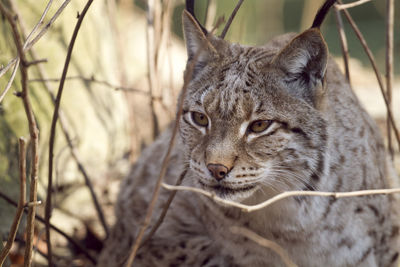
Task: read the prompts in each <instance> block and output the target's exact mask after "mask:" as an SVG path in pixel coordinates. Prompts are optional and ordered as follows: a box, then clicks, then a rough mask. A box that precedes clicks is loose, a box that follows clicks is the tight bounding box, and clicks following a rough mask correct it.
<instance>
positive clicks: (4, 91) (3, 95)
mask: <svg viewBox="0 0 400 267" xmlns="http://www.w3.org/2000/svg"><path fill="white" fill-rule="evenodd" d="M18 67H19V58H18V59H17V61H16V62H15V65H14V69H13V72H12V73H11V77H10V80H8V82H7V85H6V88H4V90H3V92H2V93H1V95H0V103H1V101H2V100H3V98H4V97H5V96H6V94H7V92H8V90H10V88H11V85H12V84H13V82H14V78H15V74H17V71H18Z"/></svg>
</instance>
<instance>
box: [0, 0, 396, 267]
mask: <svg viewBox="0 0 400 267" xmlns="http://www.w3.org/2000/svg"><path fill="white" fill-rule="evenodd" d="M0 1H1V2H3V3H4V4H7V6H8V2H9V1H5V0H0ZM11 2H12V3H13V5H12V6H13V9H14V11H16V12H17V14H18V23H19V25H20V29H21V31H22V32H23V34H24V36H27V34H28V33H29V32H30V31H31V30H32V29H33V27H34V26H35V25H36V24H37V22H38V21H39V18H40V16H41V14H42V13H43V11H44V9H45V7H46V5H47V3H48V1H45V0H14V1H11ZM323 2H324V1H323V0H266V1H255V0H247V1H244V3H243V5H242V7H241V8H240V10H239V12H238V13H237V16H236V18H235V19H234V21H233V23H232V25H231V27H230V29H229V31H228V34H227V36H226V37H225V39H227V40H229V41H231V42H238V43H241V44H245V45H263V44H264V43H266V42H268V40H270V39H271V38H272V37H273V36H276V35H279V34H282V33H285V32H301V31H303V30H305V29H307V28H308V27H310V25H311V23H312V20H313V18H314V15H315V13H316V11H317V9H318V7H319V6H320V5H321V4H322V3H323ZM344 2H345V3H348V2H350V1H344ZM63 3H65V2H64V1H62V0H55V1H54V2H53V3H52V5H51V8H50V10H49V12H48V14H47V15H46V17H45V19H44V22H45V23H47V22H48V21H49V20H50V18H51V17H52V16H53V15H54V14H55V12H56V11H57V10H58V9H59V7H60V6H61V4H63ZM85 3H86V1H83V0H75V1H71V2H70V3H69V4H68V5H67V6H66V8H65V9H64V10H63V11H62V13H61V14H60V16H59V17H58V18H57V20H56V21H55V22H54V23H53V24H52V25H51V27H50V28H49V30H48V31H47V32H46V34H45V35H44V36H43V37H42V38H41V39H40V40H39V41H38V42H37V43H36V44H35V45H34V46H33V48H32V49H31V50H29V52H27V57H28V59H29V60H38V59H39V60H40V59H46V60H47V61H46V62H43V63H40V64H36V65H33V66H31V67H29V73H28V75H29V93H30V96H31V101H32V104H33V110H34V113H35V115H36V118H37V123H38V127H39V130H40V158H39V164H40V166H39V183H38V198H39V199H41V200H42V201H43V202H44V200H45V199H46V190H47V177H48V173H47V172H48V149H49V133H50V124H51V119H52V114H53V110H54V104H53V101H52V95H55V94H56V92H57V88H58V86H59V79H60V77H61V72H62V69H63V65H64V61H65V57H66V53H67V47H68V44H69V42H70V38H71V35H72V31H73V29H74V26H75V23H76V21H77V16H78V14H79V13H78V12H81V10H82V9H83V6H84V5H85ZM236 3H237V1H230V0H209V1H208V0H198V1H197V3H196V6H195V10H196V14H197V16H198V19H199V20H200V21H201V22H202V23H203V24H204V25H205V26H206V28H207V29H211V28H212V27H213V25H214V23H215V22H216V20H217V19H218V18H219V17H221V16H224V17H225V21H226V20H227V19H228V17H229V16H230V14H231V12H232V10H233V8H234V7H235V5H236ZM149 4H150V6H149ZM148 7H150V10H152V12H150V13H149V12H148ZM395 8H396V9H395V30H394V31H395V33H394V51H395V58H394V63H395V64H394V69H395V78H394V88H393V100H392V101H393V112H394V115H395V118H396V121H397V124H398V125H399V124H400V112H399V104H400V68H399V62H400V0H395ZM183 9H184V1H183V0H150V1H146V0H97V1H94V3H93V4H92V6H91V7H90V9H89V11H88V14H87V16H86V17H85V19H84V21H83V24H82V28H81V29H80V32H79V35H78V39H77V42H76V44H75V48H74V50H73V54H72V59H71V63H70V68H69V71H68V75H67V80H66V83H65V89H64V93H63V97H62V101H61V112H62V114H63V115H62V116H61V117H62V118H60V120H59V123H58V127H57V134H56V145H55V150H54V169H53V170H54V179H55V180H54V183H53V188H52V192H53V212H52V219H51V222H52V223H53V224H54V225H56V226H57V227H59V228H60V229H62V231H64V232H65V233H67V234H68V235H69V236H71V237H73V238H74V239H76V240H78V241H80V242H81V243H82V244H83V245H84V247H86V248H87V249H88V250H89V251H90V253H92V254H93V255H95V254H96V253H97V252H98V251H99V250H100V249H101V245H102V240H103V239H104V237H105V232H104V229H103V227H102V225H101V223H100V221H99V219H98V216H97V213H96V209H95V208H94V206H93V201H92V198H91V196H90V194H89V190H88V187H87V186H86V185H85V181H84V179H83V174H82V173H83V172H82V168H83V169H84V170H85V172H86V174H87V175H88V176H89V178H90V180H91V182H92V183H93V187H94V190H95V192H96V195H97V197H98V199H99V202H100V204H101V207H102V209H103V210H104V214H105V218H106V222H107V224H108V225H109V226H111V225H112V224H113V222H114V220H115V218H114V215H113V209H112V205H113V203H114V202H115V200H116V196H117V192H118V186H119V182H120V181H121V179H123V177H124V176H125V175H126V174H127V172H128V170H129V167H130V165H131V164H132V163H133V162H134V161H135V160H136V159H137V157H138V156H139V155H140V153H141V151H142V150H143V149H144V148H145V147H146V146H147V145H149V144H151V142H152V141H153V140H154V138H155V137H156V136H157V135H158V134H159V133H160V132H161V131H162V130H163V129H164V128H165V127H166V126H167V125H168V123H169V122H170V121H171V120H173V119H174V116H175V112H176V98H177V96H178V94H179V91H180V89H181V86H182V83H183V70H184V67H185V64H186V50H185V47H184V42H183V36H182V29H181V13H182V10H183ZM349 12H350V14H351V15H352V17H353V19H354V20H355V22H356V23H357V25H358V26H359V28H360V30H361V32H362V33H363V34H364V36H365V38H366V41H367V43H368V45H369V47H370V49H371V50H372V53H373V54H374V56H375V60H376V62H377V64H378V68H379V70H380V72H381V74H382V77H383V78H384V73H385V31H386V30H385V25H386V1H382V0H379V1H378V0H375V1H370V2H368V3H365V4H363V5H361V6H358V7H354V8H351V9H349ZM149 14H150V15H151V16H153V20H150V21H153V22H154V24H153V25H150V26H149V24H148V21H149V20H148V19H147V18H148V16H149ZM150 18H151V17H150ZM343 21H344V28H345V32H346V35H347V40H348V44H349V52H350V57H351V59H350V63H349V65H350V75H351V77H350V78H351V84H352V86H353V89H354V91H355V92H356V93H357V95H358V96H359V98H360V99H361V101H362V103H363V105H364V107H365V108H366V109H367V110H368V111H369V112H370V114H371V115H372V116H373V117H374V119H375V120H376V121H377V122H378V125H379V126H380V128H381V130H382V133H383V134H384V136H387V134H386V133H387V127H386V107H385V104H384V101H383V98H382V95H381V92H380V89H379V86H378V83H377V81H376V77H375V74H374V72H373V71H372V69H371V66H370V64H369V61H368V58H367V56H366V54H365V52H364V51H363V49H362V46H361V45H360V42H359V40H358V39H357V38H356V36H355V34H354V32H353V31H352V29H351V27H350V26H349V24H348V23H347V21H346V19H345V18H343ZM42 28H43V26H42ZM222 28H223V26H222V27H220V28H219V29H217V33H220V32H221V31H222ZM0 31H1V33H0V70H1V69H2V68H4V67H6V66H7V64H8V63H9V62H10V61H11V60H12V59H13V58H14V57H15V56H16V55H17V51H16V49H15V44H14V41H13V38H12V33H11V29H10V26H9V24H8V23H7V21H6V20H5V18H4V17H2V16H0ZM322 32H323V34H324V36H325V38H326V41H327V43H328V46H329V50H330V52H331V53H332V55H333V56H334V57H335V59H336V61H337V62H338V64H339V65H340V66H341V67H342V68H343V60H342V54H341V46H340V39H339V35H338V28H337V24H336V20H335V13H334V12H330V14H329V16H328V18H327V19H326V21H325V22H324V24H323V27H322ZM11 76H12V68H11V69H9V70H8V71H7V72H5V74H4V75H3V76H1V77H0V93H1V92H3V90H4V88H5V86H6V84H7V83H8V81H9V80H10V78H11ZM20 90H21V81H20V73H19V72H17V74H16V77H15V80H14V82H13V84H12V87H11V90H10V91H9V92H8V93H7V94H6V96H5V98H4V99H3V100H2V101H1V102H0V192H1V193H4V194H5V195H6V196H8V197H10V198H11V199H14V200H16V201H17V200H18V196H19V185H18V184H19V178H18V177H19V172H18V138H19V137H20V136H24V137H26V138H27V139H28V137H29V131H28V124H27V120H26V115H25V112H24V109H23V105H22V101H21V99H20V98H18V97H16V96H15V95H14V94H13V93H14V92H17V91H20ZM66 136H68V137H69V139H70V141H71V145H70V146H69V145H68V143H67V141H66V140H67V139H66ZM386 141H387V139H386ZM393 144H394V147H395V148H396V149H395V152H396V153H395V159H396V163H395V165H396V168H397V170H400V166H399V165H400V164H399V161H398V158H399V156H398V147H397V146H396V143H395V139H394V138H393ZM71 147H72V148H73V150H72V149H71ZM28 148H29V142H28ZM27 160H28V164H29V163H30V161H31V158H30V154H29V153H28V159H27ZM77 162H78V163H79V164H81V165H78V164H77ZM154 178H155V179H156V177H154ZM14 214H15V208H14V207H13V206H12V205H10V204H9V203H8V202H6V201H4V200H3V199H2V198H1V197H0V248H1V246H2V242H1V240H3V241H4V240H6V239H7V234H8V232H9V229H10V225H11V222H12V220H13V217H14ZM38 214H40V215H43V214H44V205H41V206H39V207H38ZM24 229H25V228H24V222H23V223H22V226H20V229H19V232H18V236H17V240H16V242H15V244H14V246H13V249H12V252H11V255H10V260H8V261H7V262H6V266H9V265H12V266H21V262H22V260H23V247H24V242H23V239H24ZM44 233H45V232H44V226H43V224H41V223H40V222H37V223H36V231H35V238H36V239H35V246H36V248H35V252H34V259H35V265H36V266H42V265H43V266H46V263H47V261H46V259H45V258H44V257H43V255H45V254H46V246H45V241H44V240H45V234H44ZM52 238H54V240H53V246H54V252H53V253H54V254H55V261H56V263H57V264H58V265H59V266H63V265H65V266H84V265H86V264H88V261H87V259H86V258H85V257H84V256H82V255H81V254H80V252H79V251H76V250H74V249H73V248H72V247H71V246H70V244H69V243H68V241H66V239H65V238H63V237H61V236H59V235H58V234H56V233H54V234H52Z"/></svg>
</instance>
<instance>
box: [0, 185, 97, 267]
mask: <svg viewBox="0 0 400 267" xmlns="http://www.w3.org/2000/svg"><path fill="white" fill-rule="evenodd" d="M0 198H2V199H4V200H5V201H7V202H8V203H10V204H11V205H13V206H14V207H17V206H18V204H17V203H16V202H15V201H14V200H12V199H11V198H10V197H8V196H7V195H6V194H4V193H3V192H1V191H0ZM23 211H24V213H28V211H27V210H26V209H23ZM35 218H36V220H38V221H39V222H41V223H43V224H45V219H44V218H43V217H41V216H39V215H35ZM50 228H51V229H53V230H54V231H56V232H57V233H59V234H60V235H62V236H63V237H65V239H67V241H68V242H69V243H70V244H71V245H73V246H74V247H75V248H76V249H77V251H79V252H82V254H84V255H85V256H86V257H87V258H88V259H89V260H90V261H91V262H92V263H94V264H96V259H95V258H93V256H92V255H91V254H90V253H89V252H88V251H87V250H86V249H85V247H84V246H83V245H82V244H80V243H79V242H77V241H76V240H74V239H73V238H72V237H70V236H69V235H68V234H66V233H65V232H64V231H62V230H61V229H60V228H58V227H57V226H55V225H53V224H50Z"/></svg>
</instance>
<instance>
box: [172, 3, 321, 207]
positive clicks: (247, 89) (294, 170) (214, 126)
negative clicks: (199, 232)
mask: <svg viewBox="0 0 400 267" xmlns="http://www.w3.org/2000/svg"><path fill="white" fill-rule="evenodd" d="M183 26H184V34H185V40H186V46H187V52H188V58H189V59H188V64H187V66H188V67H187V70H186V74H187V75H188V72H191V73H189V74H191V75H190V76H191V77H190V82H189V85H188V88H187V93H186V95H185V96H184V103H183V116H182V118H181V121H180V135H181V137H182V140H183V143H184V145H185V146H186V149H185V150H186V151H187V155H186V159H187V160H188V163H189V166H190V169H191V171H192V172H193V173H194V174H195V175H194V176H193V177H194V179H195V181H194V182H195V184H196V185H197V186H199V187H201V188H203V189H205V190H208V191H210V192H214V193H215V194H217V195H218V196H221V197H224V198H227V199H233V200H243V199H245V198H248V197H249V196H251V195H252V194H253V193H254V192H256V191H261V192H263V191H265V192H267V191H269V192H270V191H271V190H272V191H274V190H275V191H276V192H282V191H285V190H304V189H308V190H309V189H316V188H317V187H318V182H319V179H320V176H321V174H322V172H323V167H324V150H325V147H326V139H327V133H326V123H325V120H324V118H323V112H322V110H323V108H324V98H325V94H324V92H325V89H324V77H325V72H326V67H327V60H328V50H327V47H326V44H325V42H324V40H323V37H322V35H321V33H320V31H319V29H317V28H311V29H309V30H307V31H305V32H303V33H302V34H299V35H297V36H295V35H286V36H284V37H281V38H277V39H275V40H273V41H272V42H270V43H269V45H266V46H264V47H245V46H241V45H239V44H232V43H229V42H227V41H224V40H222V39H220V38H218V37H216V36H213V35H211V34H207V35H206V32H205V31H204V29H203V28H201V26H200V25H199V24H198V22H197V21H196V19H195V18H194V17H193V16H192V15H191V14H189V13H188V12H187V11H184V13H183ZM192 67H193V68H192ZM191 68H192V70H193V71H191V70H189V69H191Z"/></svg>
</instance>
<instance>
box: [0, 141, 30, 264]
mask: <svg viewBox="0 0 400 267" xmlns="http://www.w3.org/2000/svg"><path fill="white" fill-rule="evenodd" d="M25 151H26V150H25V139H23V138H22V137H21V138H19V177H20V179H19V201H18V206H17V212H16V214H15V217H14V221H13V223H12V225H11V229H10V233H9V234H8V240H7V244H6V245H5V246H4V248H3V249H2V251H1V253H0V266H3V263H4V261H5V260H6V258H7V256H8V253H9V252H10V249H11V247H12V245H13V243H14V240H15V236H16V235H17V231H18V227H19V223H20V222H21V218H22V214H23V212H24V206H25V195H26V152H25Z"/></svg>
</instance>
